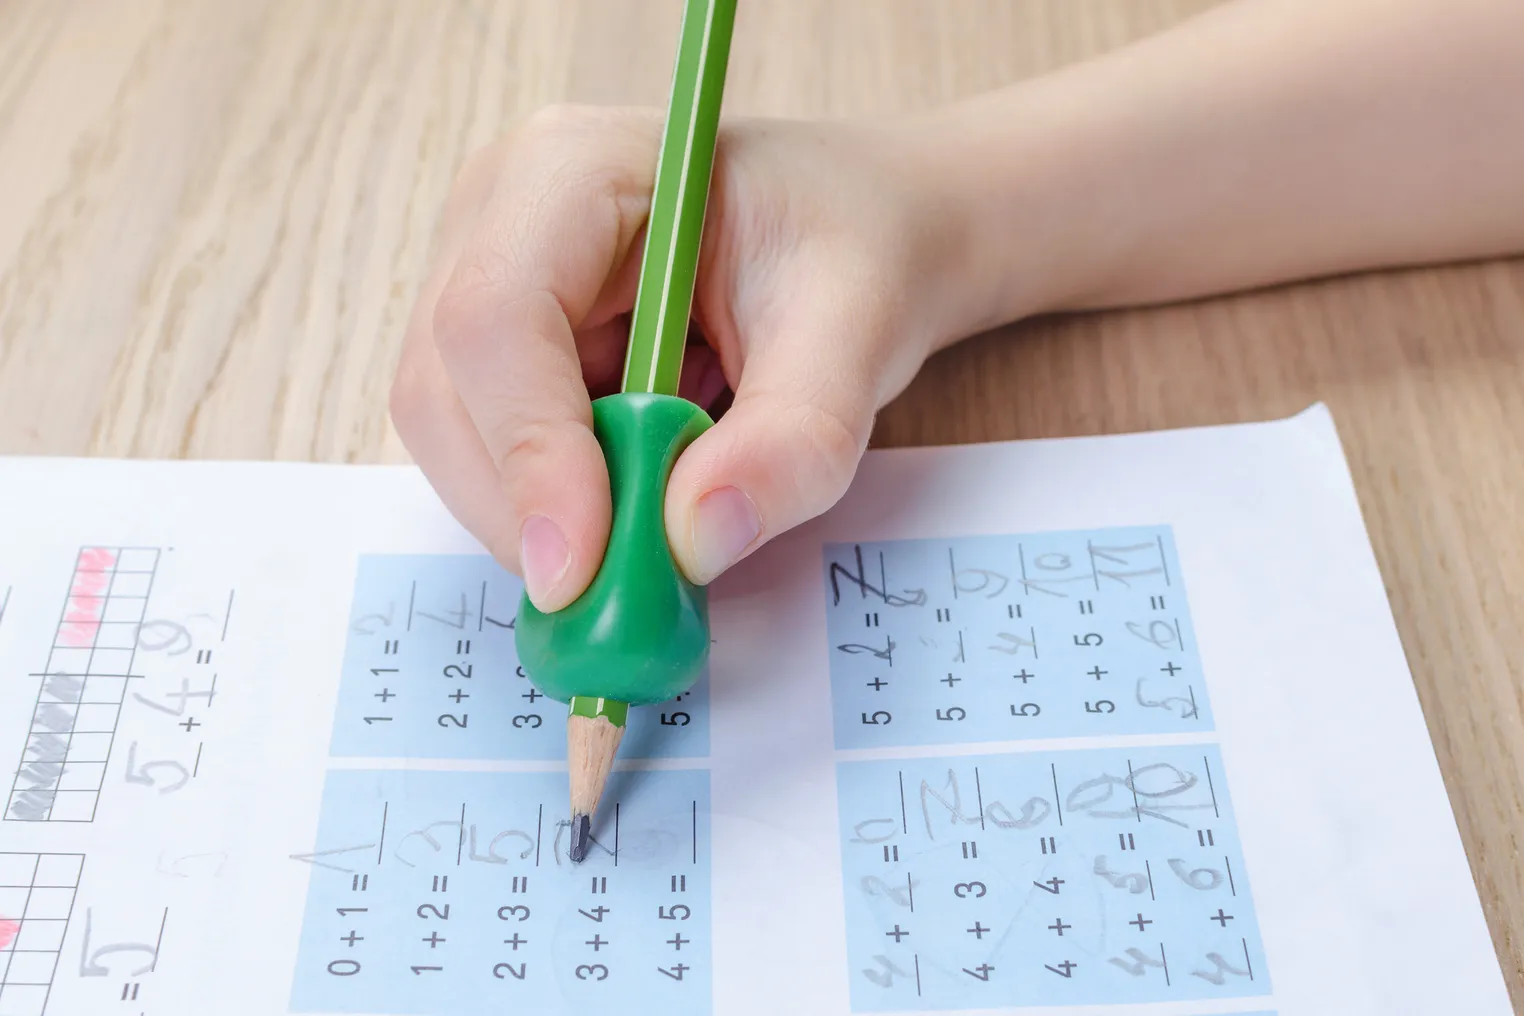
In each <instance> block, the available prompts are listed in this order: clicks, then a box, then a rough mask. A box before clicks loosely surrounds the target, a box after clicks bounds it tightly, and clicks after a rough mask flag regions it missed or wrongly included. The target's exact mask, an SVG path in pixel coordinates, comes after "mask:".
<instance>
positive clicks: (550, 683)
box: [516, 0, 736, 861]
mask: <svg viewBox="0 0 1524 1016" xmlns="http://www.w3.org/2000/svg"><path fill="white" fill-rule="evenodd" d="M735 9H736V4H735V0H688V3H687V6H686V8H685V10H684V13H683V23H682V30H681V32H680V35H679V38H678V44H677V60H676V66H675V68H674V71H673V74H672V96H671V100H670V102H669V104H668V107H667V121H666V126H665V128H664V130H663V134H662V142H661V149H660V152H659V154H658V156H657V163H656V178H655V185H654V188H653V193H652V197H651V213H650V220H649V223H648V226H647V231H646V242H645V251H644V258H643V260H642V263H641V272H640V285H639V289H638V290H637V293H636V296H635V308H634V313H633V315H632V318H631V324H630V345H629V354H628V357H627V358H626V360H625V369H624V381H623V385H622V389H623V390H622V393H621V394H619V395H615V396H610V397H609V398H605V399H599V400H597V401H596V402H594V403H593V428H594V434H595V435H596V437H597V438H598V442H599V444H600V445H601V446H602V447H603V451H604V458H605V461H606V462H607V463H608V467H609V484H610V489H611V493H612V495H613V503H614V504H613V507H614V514H613V524H612V527H611V531H610V534H609V544H608V549H607V551H606V552H605V555H604V561H603V565H602V566H601V568H600V569H599V571H598V574H597V575H596V576H595V577H594V579H593V581H592V583H591V584H590V585H589V586H588V589H587V591H586V592H585V593H583V594H582V596H581V597H579V598H578V599H577V601H576V602H574V603H572V604H571V605H570V606H568V607H566V608H565V609H563V610H560V611H557V612H556V613H554V614H544V613H541V612H540V611H538V610H537V609H535V607H534V605H533V604H531V603H529V601H528V598H527V597H526V598H525V599H524V601H523V603H522V604H521V606H520V609H519V621H518V625H517V629H516V642H517V646H518V653H519V659H520V661H521V662H522V663H523V665H524V667H525V669H526V672H527V673H528V675H529V677H530V678H531V679H532V680H533V681H534V682H535V684H536V685H537V686H539V687H540V689H541V690H542V691H544V692H545V694H546V695H548V696H550V697H552V698H555V699H558V700H560V701H563V702H567V703H568V704H569V706H570V713H569V716H568V719H567V727H566V732H567V769H568V775H569V778H570V784H571V830H572V835H571V844H570V847H569V848H568V851H567V854H568V856H569V857H570V858H571V859H572V860H573V861H581V860H582V859H583V858H584V857H586V855H587V851H588V848H589V845H590V843H591V841H592V825H593V822H592V820H593V817H594V815H595V813H596V811H597V807H598V802H599V800H600V799H601V798H602V796H603V790H604V786H605V784H606V783H607V780H608V774H609V771H610V768H611V767H612V765H613V762H614V757H615V755H616V753H617V752H618V749H619V742H620V739H621V738H622V736H623V732H624V726H625V722H626V718H627V716H628V713H629V709H630V706H632V705H635V706H639V705H649V704H655V703H659V702H667V701H670V700H672V699H674V698H676V697H677V696H679V695H681V694H683V693H685V692H686V691H687V690H688V689H689V688H691V687H692V685H693V682H694V681H695V680H696V679H697V678H698V676H699V675H700V674H701V673H702V672H703V669H704V666H705V664H706V662H707V660H708V652H709V617H708V607H707V603H706V600H705V597H704V591H703V590H702V589H700V588H697V587H695V586H693V585H692V584H691V583H689V582H688V581H687V580H686V579H685V578H684V577H683V575H682V574H681V572H680V571H679V570H678V569H677V567H676V564H675V562H674V561H673V559H672V555H671V552H670V550H669V548H668V544H667V536H666V528H665V525H664V523H663V502H664V500H665V494H666V485H667V478H668V477H669V476H670V474H671V471H672V466H673V463H674V462H675V461H676V459H677V456H678V455H679V454H680V453H681V452H682V450H683V449H684V448H685V447H687V445H688V444H689V443H691V442H692V441H693V439H694V438H696V437H697V436H698V435H699V434H700V433H702V432H703V431H704V430H705V429H706V428H707V427H709V426H710V424H711V421H710V419H709V417H708V416H707V415H706V414H705V413H704V411H703V410H702V409H700V408H699V407H697V406H695V405H693V404H692V403H689V402H686V401H685V400H683V399H680V398H678V397H677V385H678V377H679V375H680V374H681V372H682V364H683V347H684V345H685V344H686V343H687V339H688V321H689V316H690V314H691V312H692V308H693V285H694V277H695V275H696V274H697V271H698V258H699V244H700V241H701V239H702V236H703V231H704V213H705V208H706V206H707V205H708V201H709V181H710V175H711V173H712V170H713V167H714V149H715V137H716V134H717V133H718V129H719V119H720V105H721V101H722V98H723V94H724V90H725V70H726V65H727V63H728V61H729V56H730V37H731V31H732V28H733V26H734V24H735ZM679 717H681V723H680V722H679V720H678V718H679ZM662 719H663V721H664V722H666V723H667V724H668V725H669V726H680V725H682V723H686V722H687V721H688V719H689V718H688V716H687V714H686V713H683V712H681V711H680V709H674V710H673V711H672V713H671V715H670V716H669V715H668V714H663V717H662Z"/></svg>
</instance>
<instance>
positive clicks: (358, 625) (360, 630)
mask: <svg viewBox="0 0 1524 1016" xmlns="http://www.w3.org/2000/svg"><path fill="white" fill-rule="evenodd" d="M396 611H397V605H396V604H395V603H388V604H387V605H386V613H384V614H366V615H365V616H364V617H361V618H357V619H356V620H355V623H354V624H352V625H350V630H351V631H353V632H354V633H355V634H356V635H374V634H375V633H376V629H375V628H373V627H369V626H368V625H367V622H370V621H379V622H381V627H383V628H390V627H391V626H392V618H393V616H394V615H395V614H396ZM138 644H139V645H142V642H141V641H139V643H138Z"/></svg>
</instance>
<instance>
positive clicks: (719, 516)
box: [693, 487, 762, 583]
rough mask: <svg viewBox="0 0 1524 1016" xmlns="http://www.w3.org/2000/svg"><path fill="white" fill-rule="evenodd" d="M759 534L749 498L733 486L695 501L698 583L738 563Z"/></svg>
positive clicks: (694, 548)
mask: <svg viewBox="0 0 1524 1016" xmlns="http://www.w3.org/2000/svg"><path fill="white" fill-rule="evenodd" d="M761 533H762V519H761V518H760V517H759V516H758V515H757V506H756V505H754V504H752V502H751V498H749V497H747V496H746V494H745V493H744V492H742V491H741V490H740V489H738V488H736V487H720V488H718V489H716V490H711V491H710V492H709V493H707V494H705V495H704V496H703V497H701V498H699V499H698V504H697V505H695V506H694V509H693V556H694V559H695V564H696V565H697V567H698V572H699V574H698V575H697V576H695V578H697V579H698V581H699V582H701V583H703V582H708V581H710V580H711V579H713V578H715V577H716V576H718V575H719V574H720V573H721V572H723V571H724V570H725V569H726V568H729V567H730V566H731V565H733V564H735V563H736V561H738V560H740V557H741V554H742V553H744V552H745V550H746V548H747V547H749V546H751V545H752V543H753V542H754V541H755V540H756V538H757V537H758V536H759V535H761Z"/></svg>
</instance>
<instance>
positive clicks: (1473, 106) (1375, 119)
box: [926, 0, 1524, 333]
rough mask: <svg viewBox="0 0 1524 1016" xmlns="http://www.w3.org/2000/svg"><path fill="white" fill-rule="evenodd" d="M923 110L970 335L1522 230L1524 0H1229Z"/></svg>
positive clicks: (1481, 246)
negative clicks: (1025, 78) (958, 242)
mask: <svg viewBox="0 0 1524 1016" xmlns="http://www.w3.org/2000/svg"><path fill="white" fill-rule="evenodd" d="M926 129H928V130H929V131H931V132H932V133H933V134H934V135H935V136H936V143H935V144H934V145H932V146H929V147H930V148H933V149H935V150H938V151H940V152H944V153H947V154H950V155H951V158H949V159H947V161H946V162H945V164H944V165H943V166H942V167H941V169H940V172H941V174H942V175H943V177H944V184H943V185H944V186H948V187H953V188H956V190H957V193H958V194H959V195H960V197H959V198H958V199H957V202H958V204H959V205H961V206H962V207H964V208H965V209H967V214H966V217H965V225H964V228H965V230H966V232H967V234H968V235H967V237H966V239H967V243H966V244H965V249H967V250H970V251H974V252H977V255H976V256H972V257H970V258H969V261H968V263H967V264H965V265H963V266H962V268H963V270H964V272H965V274H966V276H967V280H968V283H969V285H970V287H971V289H970V292H969V294H968V296H967V306H968V308H969V315H968V317H969V319H968V320H967V321H962V322H959V325H960V329H961V330H962V331H964V333H967V332H968V331H975V330H979V329H981V328H984V327H988V326H991V325H994V324H998V323H1001V322H1003V321H1007V320H1011V319H1013V318H1016V317H1020V316H1023V315H1026V314H1030V313H1034V312H1039V311H1046V310H1060V309H1081V308H1093V307H1102V306H1113V305H1119V304H1136V303H1156V302H1165V301H1172V300H1178V299H1184V298H1189V297H1194V296H1200V295H1205V294H1210V293H1216V292H1223V291H1229V290H1236V289H1244V288H1251V287H1256V286H1262V285H1267V284H1272V283H1276V282H1282V281H1286V280H1290V279H1295V278H1304V277H1310V276H1317V275H1326V274H1334V273H1340V272H1346V271H1352V270H1358V269H1363V268H1372V267H1385V266H1393V265H1401V264H1414V263H1425V262H1435V261H1444V260H1455V259H1466V258H1474V257H1483V256H1489V255H1497V254H1503V253H1509V252H1515V251H1520V250H1524V0H1238V2H1234V3H1230V4H1228V5H1226V6H1225V7H1223V8H1220V9H1217V10H1214V11H1212V12H1209V13H1207V14H1205V15H1203V16H1201V17H1199V18H1197V19H1195V20H1193V21H1191V22H1188V23H1186V24H1184V25H1182V26H1180V27H1178V28H1176V29H1173V30H1171V31H1168V32H1165V33H1162V34H1160V35H1158V36H1155V37H1153V38H1151V39H1146V40H1143V41H1142V42H1140V43H1138V44H1136V45H1134V46H1132V47H1129V48H1127V49H1124V50H1121V51H1118V52H1115V53H1113V54H1110V55H1108V56H1105V57H1102V58H1100V59H1098V60H1095V61H1091V62H1088V63H1085V64H1080V65H1076V66H1074V67H1071V68H1068V69H1065V70H1062V71H1060V72H1057V73H1055V74H1052V75H1049V76H1047V77H1045V78H1041V79H1038V80H1036V81H1032V82H1028V83H1024V84H1021V85H1017V86H1014V87H1012V88H1010V89H1007V90H1005V91H1002V92H998V93H994V94H991V95H987V96H982V97H980V98H977V99H974V100H971V101H967V102H964V103H961V104H959V105H958V106H956V107H954V108H953V109H952V110H950V111H947V112H946V113H945V114H944V115H943V116H942V117H941V118H939V120H938V121H937V122H936V123H935V124H933V125H931V126H929V127H928V128H926ZM941 157H942V156H938V158H941Z"/></svg>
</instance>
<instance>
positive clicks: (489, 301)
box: [432, 258, 502, 360]
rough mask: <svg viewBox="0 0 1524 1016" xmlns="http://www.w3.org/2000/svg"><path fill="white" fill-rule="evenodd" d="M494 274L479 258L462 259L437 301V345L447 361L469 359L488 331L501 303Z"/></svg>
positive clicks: (435, 344) (434, 321)
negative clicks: (491, 318) (488, 325)
mask: <svg viewBox="0 0 1524 1016" xmlns="http://www.w3.org/2000/svg"><path fill="white" fill-rule="evenodd" d="M498 289H499V286H498V285H497V283H496V278H495V274H494V272H493V271H492V270H491V269H490V268H489V267H487V266H486V265H484V264H483V263H482V262H481V261H480V260H479V259H474V258H473V259H470V260H463V261H461V263H460V264H459V265H458V266H457V268H456V271H455V275H454V277H452V278H451V280H450V283H449V285H447V286H445V288H444V290H443V291H442V292H441V293H440V294H439V298H438V299H437V300H435V302H434V314H433V319H432V325H433V334H434V346H435V348H436V349H438V350H439V354H440V356H442V357H444V358H446V359H447V360H448V359H451V358H455V357H459V356H462V355H466V356H469V355H470V353H471V351H472V350H473V349H474V348H475V346H476V344H477V343H478V342H479V341H480V340H481V336H482V335H483V334H484V333H485V332H487V331H488V330H489V329H488V327H487V323H488V321H489V320H490V315H491V314H492V312H493V310H494V307H495V305H497V304H500V303H501V302H502V297H501V294H500V293H499V292H498Z"/></svg>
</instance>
